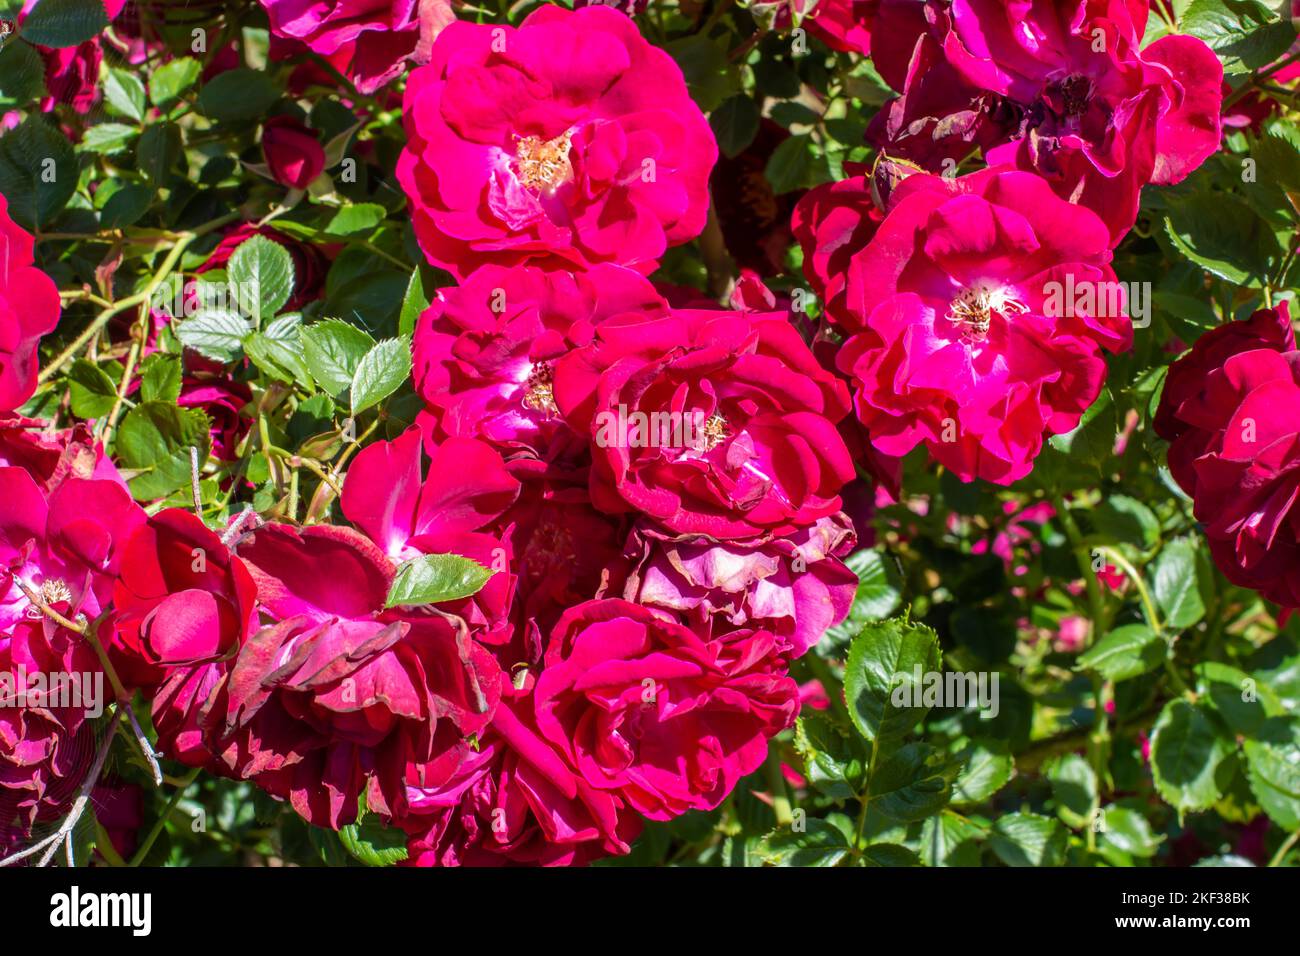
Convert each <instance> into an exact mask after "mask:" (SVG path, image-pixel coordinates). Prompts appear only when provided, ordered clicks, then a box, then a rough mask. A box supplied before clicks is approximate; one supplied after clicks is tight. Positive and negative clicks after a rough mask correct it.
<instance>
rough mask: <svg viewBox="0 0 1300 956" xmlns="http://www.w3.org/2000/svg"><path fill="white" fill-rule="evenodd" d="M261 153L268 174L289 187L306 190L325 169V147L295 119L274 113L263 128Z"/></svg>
mask: <svg viewBox="0 0 1300 956" xmlns="http://www.w3.org/2000/svg"><path fill="white" fill-rule="evenodd" d="M262 153H263V155H264V156H265V157H266V165H267V168H269V169H270V170H271V176H272V178H274V179H275V181H276V182H277V183H279V184H280V185H281V186H287V187H288V188H289V189H306V188H307V187H308V186H310V185H311V183H312V181H313V180H314V179H315V178H316V177H317V176H319V175H320V174H321V172H322V171H323V170H324V169H325V149H324V147H322V146H321V144H320V140H319V139H317V138H316V134H315V133H314V132H312V131H311V130H309V129H308V128H307V127H306V126H303V125H302V124H301V123H299V122H298V121H297V120H295V119H293V118H292V117H288V116H277V117H275V118H274V119H270V120H267V121H266V124H265V125H264V126H263V127H262Z"/></svg>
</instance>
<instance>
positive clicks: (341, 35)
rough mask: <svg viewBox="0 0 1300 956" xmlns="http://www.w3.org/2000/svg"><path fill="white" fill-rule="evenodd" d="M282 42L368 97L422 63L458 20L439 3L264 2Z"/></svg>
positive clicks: (378, 0)
mask: <svg viewBox="0 0 1300 956" xmlns="http://www.w3.org/2000/svg"><path fill="white" fill-rule="evenodd" d="M260 2H261V4H262V6H263V7H265V8H266V15H267V17H268V18H269V19H270V21H271V32H272V33H273V34H275V35H276V36H278V37H284V38H286V39H288V40H294V41H299V42H301V43H303V44H304V45H305V46H306V47H307V48H308V49H310V50H311V51H312V52H313V53H318V54H320V55H321V56H323V57H325V58H326V59H328V60H329V61H330V62H331V63H332V64H333V65H334V66H335V67H336V68H337V69H338V70H339V72H341V73H343V74H344V75H345V76H346V77H347V78H348V79H349V80H351V81H352V83H353V85H355V86H356V88H357V90H358V91H359V92H361V93H365V94H370V93H373V92H375V91H376V90H377V89H379V88H380V87H382V86H385V85H387V84H388V83H390V82H392V81H393V80H394V79H396V78H397V77H398V76H399V75H401V73H402V70H403V69H405V67H406V63H407V61H408V60H411V59H414V60H416V61H417V62H423V60H424V58H425V56H426V55H427V52H428V46H429V43H431V42H432V40H433V37H434V35H436V33H437V31H438V30H439V29H441V28H442V27H443V26H445V25H446V24H447V23H449V22H450V21H451V20H452V19H454V18H455V14H454V13H452V12H451V8H450V5H449V4H447V3H441V2H436V0H319V2H313V3H307V2H303V0H260Z"/></svg>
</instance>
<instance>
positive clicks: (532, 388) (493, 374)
mask: <svg viewBox="0 0 1300 956" xmlns="http://www.w3.org/2000/svg"><path fill="white" fill-rule="evenodd" d="M666 310H667V306H666V304H665V303H664V301H663V299H662V298H661V297H660V296H659V294H658V292H656V291H655V288H654V286H652V285H651V284H650V282H649V280H647V279H646V278H645V277H644V276H642V275H640V274H639V273H636V272H633V271H632V270H631V269H627V268H623V267H621V266H613V265H598V266H594V267H593V268H592V269H590V270H589V271H586V272H576V273H570V272H564V271H545V270H542V269H538V268H536V267H532V266H523V267H515V268H505V267H502V266H483V267H482V268H481V269H478V270H476V271H475V272H474V274H473V275H471V276H470V277H469V278H468V279H467V280H466V281H465V282H463V283H462V284H461V285H459V286H451V287H448V288H445V289H439V290H438V295H437V297H436V299H435V300H434V302H433V304H432V305H430V306H429V308H428V309H426V310H425V312H424V314H423V315H421V316H420V319H419V321H418V322H417V323H416V327H415V335H414V339H413V342H412V352H413V354H414V380H415V388H416V390H417V391H418V392H419V393H420V395H421V396H423V398H424V400H425V401H426V402H427V403H428V407H429V410H430V413H431V414H432V416H433V417H434V419H435V421H436V423H437V431H438V433H440V434H443V435H448V436H457V437H464V438H479V439H482V440H483V441H486V442H490V443H491V444H492V445H494V446H496V447H497V448H498V449H500V451H501V452H502V453H503V454H505V455H508V456H511V457H515V458H527V459H531V460H534V461H536V462H537V463H538V466H539V467H541V466H545V465H550V466H552V467H554V468H559V469H561V470H566V469H572V468H574V467H576V464H575V462H574V459H575V458H577V457H584V458H585V440H584V439H583V438H582V437H581V436H579V435H577V434H575V433H574V432H573V431H572V430H571V429H570V428H568V427H567V425H566V424H565V423H564V420H563V419H562V418H561V417H560V414H559V411H558V409H557V408H556V406H555V399H554V395H553V393H552V388H553V383H552V375H553V371H554V363H555V362H556V361H557V360H558V359H559V358H560V357H562V356H564V355H566V354H568V352H569V351H570V350H571V349H572V348H573V347H574V346H575V345H576V344H582V343H575V341H574V340H573V339H572V338H571V336H570V330H571V329H573V328H574V327H575V326H577V327H578V328H579V329H580V330H583V331H582V333H581V334H584V335H588V336H589V334H590V328H591V327H592V326H594V325H598V324H600V323H601V322H603V321H605V320H606V319H609V318H611V317H613V316H617V315H622V314H625V313H663V312H666ZM521 467H522V466H521Z"/></svg>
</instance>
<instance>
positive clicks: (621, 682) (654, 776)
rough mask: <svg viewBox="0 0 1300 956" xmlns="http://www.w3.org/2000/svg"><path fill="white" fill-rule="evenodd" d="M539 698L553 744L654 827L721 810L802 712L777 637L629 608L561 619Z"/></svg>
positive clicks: (604, 606) (594, 609) (616, 606)
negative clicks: (713, 629) (698, 630)
mask: <svg viewBox="0 0 1300 956" xmlns="http://www.w3.org/2000/svg"><path fill="white" fill-rule="evenodd" d="M534 696H535V697H536V715H537V726H538V729H539V730H540V731H541V734H542V736H543V737H545V738H546V739H547V740H548V741H550V743H551V744H552V745H553V746H555V747H556V748H557V749H558V750H559V751H560V752H561V753H562V754H564V755H565V757H566V758H567V759H568V761H569V762H570V763H571V764H572V765H573V766H574V767H576V768H577V770H578V772H579V773H580V774H581V775H582V777H583V779H585V780H586V781H587V782H588V783H590V784H591V785H592V786H593V787H595V788H597V789H599V790H606V791H610V792H614V793H617V794H618V795H620V796H621V797H622V798H623V799H625V800H626V801H627V802H628V803H629V804H631V806H632V807H633V808H635V809H636V810H637V811H639V812H640V813H642V814H644V815H645V816H647V817H649V818H650V819H652V820H668V819H671V818H673V817H676V816H679V815H680V814H682V813H685V812H686V811H687V810H691V809H700V810H711V809H713V808H714V807H716V806H717V805H718V804H719V803H721V802H722V800H723V799H724V798H725V797H726V796H727V794H728V793H730V792H731V790H732V788H733V787H735V785H736V783H737V782H738V781H739V780H740V778H741V777H743V776H745V775H746V774H748V773H752V772H753V771H754V770H755V769H756V768H757V767H758V766H759V764H761V763H762V762H763V759H764V758H765V757H766V756H767V741H768V739H769V738H770V737H773V736H775V735H776V734H777V733H779V732H780V731H782V730H784V729H785V728H786V727H788V726H790V724H791V723H792V722H793V720H794V717H795V714H796V713H797V712H798V709H799V704H798V700H799V690H798V687H797V686H796V684H795V682H794V681H793V680H791V679H790V678H789V677H787V676H786V674H785V666H784V663H783V662H782V660H781V657H780V654H779V653H778V641H777V638H776V636H775V635H774V634H772V633H771V632H769V631H735V632H733V633H731V634H728V635H727V636H726V637H725V638H724V639H720V640H719V639H714V640H705V639H703V638H701V637H700V636H698V635H697V634H695V633H694V632H693V631H691V630H690V629H688V628H686V627H683V626H682V625H680V624H675V623H672V622H669V621H665V620H663V619H662V618H660V617H658V616H657V615H656V614H655V612H653V611H651V610H649V609H647V608H644V607H641V606H640V605H637V604H631V603H629V602H627V601H620V600H603V601H588V602H587V603H585V604H579V605H578V606H577V607H574V608H571V609H570V610H569V611H568V612H566V613H565V614H564V616H563V617H561V618H560V621H559V623H558V624H556V626H555V630H554V631H552V633H551V638H550V643H549V644H548V645H547V648H546V667H545V669H544V670H543V671H542V673H541V676H539V677H538V678H537V686H536V688H535V689H534Z"/></svg>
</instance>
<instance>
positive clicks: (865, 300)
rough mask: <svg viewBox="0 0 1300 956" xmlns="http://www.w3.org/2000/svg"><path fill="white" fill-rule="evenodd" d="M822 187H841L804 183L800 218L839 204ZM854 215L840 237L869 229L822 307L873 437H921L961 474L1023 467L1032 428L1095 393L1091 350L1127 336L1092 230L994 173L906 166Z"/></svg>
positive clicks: (883, 447)
mask: <svg viewBox="0 0 1300 956" xmlns="http://www.w3.org/2000/svg"><path fill="white" fill-rule="evenodd" d="M823 190H836V191H840V192H843V191H844V190H843V187H839V186H832V187H821V188H819V189H817V190H814V191H813V192H812V193H810V194H809V196H808V197H807V199H806V200H805V201H806V202H807V204H808V206H809V210H810V212H809V217H810V218H813V219H815V217H816V216H817V215H818V214H819V210H820V209H823V208H828V209H829V210H830V213H831V214H833V215H840V210H839V209H838V208H837V207H836V206H834V205H827V204H824V203H822V202H821V198H822V194H823ZM866 192H867V190H866V187H865V186H864V185H862V184H859V186H858V188H857V190H856V193H854V194H855V195H857V196H862V195H864V194H865V193H866ZM852 218H853V222H854V223H855V225H854V226H853V227H852V228H851V229H850V230H848V231H846V232H845V233H844V235H845V236H846V237H848V238H849V239H851V240H853V241H855V242H856V241H860V239H861V236H862V235H864V234H870V239H869V241H867V242H866V244H865V245H862V246H857V245H855V246H854V247H853V248H852V251H851V252H848V253H847V254H848V256H849V262H848V281H847V284H846V286H845V289H844V294H843V298H842V299H841V298H838V297H837V298H835V299H832V300H831V301H832V302H833V303H835V304H834V306H832V307H828V308H833V309H834V311H833V313H831V319H832V321H834V322H835V324H836V325H838V326H839V327H840V328H841V329H843V330H844V331H845V332H846V333H848V334H849V336H850V337H849V338H848V340H847V341H846V342H845V344H844V346H843V348H842V349H841V350H840V353H839V355H838V357H837V364H838V366H839V368H840V370H841V371H843V372H844V373H845V374H846V375H848V376H849V377H850V378H851V379H852V382H853V387H854V390H855V396H854V404H855V407H856V410H857V413H858V417H859V419H860V420H861V421H862V423H863V424H864V425H865V426H866V428H867V431H868V433H869V434H870V437H871V442H872V444H873V445H874V446H875V448H876V449H877V450H878V451H880V452H883V453H884V454H886V455H891V456H899V457H901V456H902V455H905V454H906V453H907V452H908V451H910V450H911V449H912V448H914V447H916V446H917V445H918V444H922V443H924V444H925V445H926V447H927V448H929V450H930V453H931V454H932V455H933V456H934V457H935V458H936V459H937V460H938V461H939V462H940V463H941V464H943V465H944V466H945V467H947V468H949V469H951V470H952V471H953V472H955V473H956V474H957V475H958V476H960V477H961V478H962V479H963V480H967V481H969V480H971V479H973V478H975V477H981V478H984V479H986V480H988V481H993V482H997V483H1001V484H1009V483H1010V482H1013V481H1015V480H1017V479H1018V478H1022V477H1024V476H1025V475H1027V474H1028V473H1029V471H1030V469H1031V468H1032V466H1033V460H1034V458H1035V457H1036V456H1037V454H1038V452H1039V451H1040V450H1041V448H1042V444H1043V438H1044V436H1045V435H1054V434H1060V433H1062V432H1066V431H1069V430H1070V429H1072V428H1073V427H1075V425H1077V424H1078V422H1079V418H1080V416H1081V415H1082V414H1083V412H1084V410H1085V409H1087V407H1088V406H1089V405H1090V404H1092V402H1093V401H1094V400H1095V399H1096V397H1097V395H1098V394H1099V392H1100V390H1101V386H1102V383H1103V381H1104V379H1105V374H1106V364H1105V362H1104V360H1103V358H1102V354H1101V352H1102V349H1107V350H1110V351H1121V350H1123V349H1127V348H1128V346H1129V344H1130V342H1131V340H1132V329H1131V327H1130V323H1129V322H1128V320H1127V318H1126V317H1125V316H1124V315H1123V314H1122V289H1121V288H1119V287H1118V286H1117V285H1116V284H1115V276H1114V273H1113V272H1112V271H1111V268H1110V259H1111V254H1110V237H1109V234H1108V232H1107V230H1106V227H1105V225H1104V224H1103V223H1102V222H1101V220H1100V219H1098V218H1097V216H1096V215H1095V214H1094V213H1092V212H1091V211H1089V210H1088V209H1085V208H1083V207H1081V206H1075V205H1071V204H1070V203H1068V202H1066V201H1065V200H1062V199H1059V198H1057V196H1056V195H1055V194H1054V193H1053V192H1052V190H1051V187H1050V186H1049V185H1048V184H1047V183H1046V182H1045V181H1044V180H1042V179H1041V178H1039V177H1038V176H1035V175H1032V174H1030V173H1021V172H1013V171H1008V170H1006V169H1005V168H1002V169H999V168H992V169H987V170H983V171H981V172H979V173H975V174H972V175H969V176H963V177H961V178H959V179H954V180H949V179H944V178H941V177H937V176H928V175H913V176H910V177H908V178H906V179H904V180H903V181H902V182H901V183H900V184H898V185H897V186H896V187H895V188H894V189H893V190H892V191H891V192H890V195H889V199H888V211H887V214H886V216H885V218H884V220H883V221H882V222H881V223H880V225H879V226H878V227H875V228H867V227H866V226H865V225H863V226H858V225H856V223H863V224H865V223H868V222H869V217H868V216H867V215H865V214H858V215H857V216H856V217H852ZM873 225H874V224H873ZM811 231H812V232H813V233H814V234H816V233H819V232H820V231H822V230H821V227H820V223H816V222H814V223H813V225H812V227H811ZM843 254H845V253H841V255H843ZM841 261H842V260H841ZM813 278H814V277H813V276H810V280H811V279H813ZM814 281H815V280H814Z"/></svg>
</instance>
